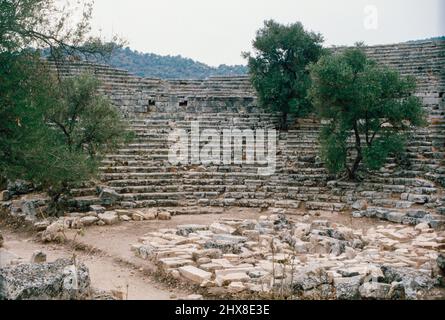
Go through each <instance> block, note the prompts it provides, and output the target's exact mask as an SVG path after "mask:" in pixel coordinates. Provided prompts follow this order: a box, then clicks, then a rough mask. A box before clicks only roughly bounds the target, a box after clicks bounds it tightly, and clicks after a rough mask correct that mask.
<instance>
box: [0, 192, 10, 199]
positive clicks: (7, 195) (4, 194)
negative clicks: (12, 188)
mask: <svg viewBox="0 0 445 320" xmlns="http://www.w3.org/2000/svg"><path fill="white" fill-rule="evenodd" d="M10 198H11V195H10V193H9V191H8V190H3V191H0V201H9V199H10Z"/></svg>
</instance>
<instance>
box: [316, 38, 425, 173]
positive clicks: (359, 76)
mask: <svg viewBox="0 0 445 320" xmlns="http://www.w3.org/2000/svg"><path fill="white" fill-rule="evenodd" d="M310 71H311V76H312V83H313V85H312V88H311V90H310V97H311V99H312V101H313V103H314V105H315V107H316V110H317V111H318V114H319V116H320V117H321V118H322V119H326V120H328V121H329V124H328V125H326V126H325V127H324V129H323V130H322V133H321V143H322V157H323V160H324V161H325V163H326V165H327V167H328V169H329V170H330V171H331V172H333V173H339V172H341V171H346V172H347V173H348V176H349V177H350V178H352V179H356V178H357V171H358V169H359V167H360V164H361V163H362V162H363V167H364V169H370V170H376V169H379V168H381V167H382V166H383V165H384V163H385V161H386V159H387V157H388V156H389V155H390V154H401V153H402V151H403V150H404V138H405V135H404V132H405V130H406V129H408V128H409V127H410V126H422V125H423V124H424V123H425V115H424V111H423V109H422V105H421V102H420V100H419V99H418V98H417V97H415V96H413V93H414V90H415V87H416V83H415V79H413V78H411V77H402V76H401V75H400V74H399V73H398V72H397V71H395V70H392V69H390V68H388V67H385V66H381V65H378V64H377V63H376V62H375V61H373V60H371V59H369V58H368V57H367V56H366V54H365V52H364V51H363V48H362V47H361V45H358V46H357V47H355V48H349V49H346V50H344V51H343V52H340V53H337V54H333V55H327V56H324V57H322V58H321V59H320V61H319V62H318V63H316V64H312V65H311V66H310ZM351 157H352V161H350V158H351Z"/></svg>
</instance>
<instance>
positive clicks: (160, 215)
mask: <svg viewBox="0 0 445 320" xmlns="http://www.w3.org/2000/svg"><path fill="white" fill-rule="evenodd" d="M171 218H172V215H171V213H170V212H167V211H162V212H159V213H158V219H159V220H171Z"/></svg>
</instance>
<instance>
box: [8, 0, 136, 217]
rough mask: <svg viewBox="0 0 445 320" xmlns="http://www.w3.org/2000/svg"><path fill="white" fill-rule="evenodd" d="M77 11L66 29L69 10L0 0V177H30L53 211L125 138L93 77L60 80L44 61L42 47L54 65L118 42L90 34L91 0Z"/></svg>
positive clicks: (46, 1)
mask: <svg viewBox="0 0 445 320" xmlns="http://www.w3.org/2000/svg"><path fill="white" fill-rule="evenodd" d="M82 12H83V14H82V17H81V18H80V21H78V23H76V24H75V25H74V27H71V24H70V23H69V21H70V19H69V18H70V16H71V15H72V12H71V11H69V10H66V9H58V5H56V2H55V1H53V0H0V177H1V178H0V180H1V181H5V180H6V179H10V180H14V179H19V178H20V179H24V180H28V181H31V182H34V184H36V185H38V186H40V187H41V188H44V189H46V190H48V191H50V195H51V196H52V197H53V200H54V204H55V209H56V210H57V209H59V208H58V207H57V200H58V199H59V197H60V195H61V194H62V193H65V192H67V191H68V190H69V189H70V188H71V187H73V186H76V185H78V184H79V183H80V182H83V181H85V180H88V179H91V178H93V177H94V175H95V173H96V171H97V168H98V164H99V161H100V156H101V155H102V154H103V153H105V152H106V151H108V150H110V149H112V148H115V147H116V146H117V145H118V144H119V143H120V142H123V141H124V140H125V139H127V137H128V135H127V133H126V132H127V131H126V125H125V123H124V122H123V120H121V118H120V116H119V114H118V111H117V110H116V109H115V108H114V107H113V106H112V105H111V104H110V102H109V101H107V100H106V99H105V98H104V97H103V96H101V95H99V94H98V92H97V89H98V86H99V83H98V82H97V81H96V80H95V79H94V78H92V77H90V76H87V75H84V76H80V77H76V78H72V79H66V80H61V79H59V78H58V77H56V76H55V74H54V73H53V72H52V71H51V70H49V69H48V67H47V65H46V64H45V63H43V61H42V60H41V56H40V50H39V49H42V48H48V47H49V48H50V49H49V50H50V54H51V57H52V58H54V59H56V65H57V59H58V58H60V57H62V56H63V57H67V56H72V55H78V54H80V55H81V56H83V57H85V56H87V55H90V54H92V55H96V54H99V55H102V54H104V53H105V51H107V50H111V49H112V48H114V47H115V45H114V44H113V45H112V46H109V45H107V44H105V45H103V44H102V43H101V42H100V40H98V39H94V38H91V37H87V33H88V31H89V19H90V17H91V3H90V2H86V4H85V7H84V11H82ZM29 46H33V49H26V48H28V47H29ZM36 49H37V50H36Z"/></svg>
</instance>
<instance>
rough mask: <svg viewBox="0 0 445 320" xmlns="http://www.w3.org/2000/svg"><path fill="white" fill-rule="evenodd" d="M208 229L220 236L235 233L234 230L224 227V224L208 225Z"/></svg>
mask: <svg viewBox="0 0 445 320" xmlns="http://www.w3.org/2000/svg"><path fill="white" fill-rule="evenodd" d="M209 229H210V231H212V232H213V233H216V234H221V233H222V234H232V233H234V232H235V231H236V229H235V228H232V227H230V226H228V225H224V224H221V223H217V222H215V223H212V224H211V225H210V227H209Z"/></svg>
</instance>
